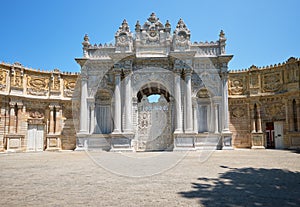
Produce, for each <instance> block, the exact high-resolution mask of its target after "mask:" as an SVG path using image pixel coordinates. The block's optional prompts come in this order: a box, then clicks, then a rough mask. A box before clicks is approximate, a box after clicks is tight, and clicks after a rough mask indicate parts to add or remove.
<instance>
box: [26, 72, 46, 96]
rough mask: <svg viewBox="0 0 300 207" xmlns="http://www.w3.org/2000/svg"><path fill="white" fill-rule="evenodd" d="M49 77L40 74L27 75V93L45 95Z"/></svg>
mask: <svg viewBox="0 0 300 207" xmlns="http://www.w3.org/2000/svg"><path fill="white" fill-rule="evenodd" d="M48 84H49V79H48V78H47V77H40V76H29V75H28V76H27V93H29V94H31V95H36V96H45V95H46V94H47V92H48Z"/></svg>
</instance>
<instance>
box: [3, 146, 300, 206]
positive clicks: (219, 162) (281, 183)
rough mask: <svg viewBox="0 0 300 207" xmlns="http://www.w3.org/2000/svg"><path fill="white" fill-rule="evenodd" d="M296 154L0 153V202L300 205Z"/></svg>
mask: <svg viewBox="0 0 300 207" xmlns="http://www.w3.org/2000/svg"><path fill="white" fill-rule="evenodd" d="M299 158H300V153H299V152H297V151H283V150H228V151H225V150H223V151H203V152H188V153H184V152H164V153H153V152H149V153H108V152H97V151H93V152H88V153H87V152H42V153H2V154H0V166H1V167H0V195H1V196H0V206H300V159H299Z"/></svg>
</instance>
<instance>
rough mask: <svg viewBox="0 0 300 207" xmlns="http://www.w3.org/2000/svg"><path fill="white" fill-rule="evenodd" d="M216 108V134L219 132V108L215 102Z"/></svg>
mask: <svg viewBox="0 0 300 207" xmlns="http://www.w3.org/2000/svg"><path fill="white" fill-rule="evenodd" d="M214 109H215V134H218V133H219V110H218V104H214Z"/></svg>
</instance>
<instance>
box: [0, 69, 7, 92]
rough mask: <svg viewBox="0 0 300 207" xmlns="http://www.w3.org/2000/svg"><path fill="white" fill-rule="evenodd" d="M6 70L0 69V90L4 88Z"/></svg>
mask: <svg viewBox="0 0 300 207" xmlns="http://www.w3.org/2000/svg"><path fill="white" fill-rule="evenodd" d="M6 77H7V71H6V70H2V69H0V90H1V91H3V90H5V88H6Z"/></svg>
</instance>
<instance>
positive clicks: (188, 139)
mask: <svg viewBox="0 0 300 207" xmlns="http://www.w3.org/2000/svg"><path fill="white" fill-rule="evenodd" d="M173 136H174V149H173V151H190V150H195V136H196V133H189V134H184V133H183V134H178V133H176V134H174V135H173Z"/></svg>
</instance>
